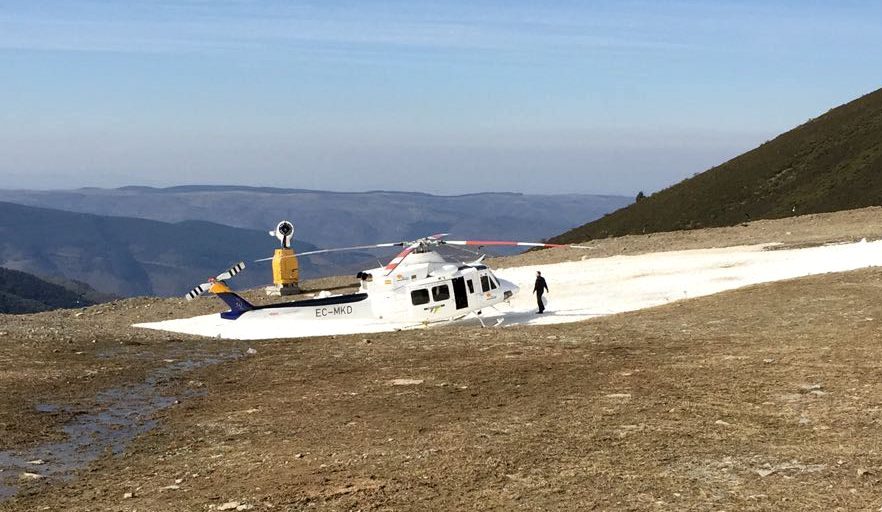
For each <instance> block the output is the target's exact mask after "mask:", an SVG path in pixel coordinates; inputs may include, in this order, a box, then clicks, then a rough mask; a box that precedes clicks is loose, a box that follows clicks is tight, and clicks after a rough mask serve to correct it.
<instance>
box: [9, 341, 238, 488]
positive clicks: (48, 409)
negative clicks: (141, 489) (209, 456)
mask: <svg viewBox="0 0 882 512" xmlns="http://www.w3.org/2000/svg"><path fill="white" fill-rule="evenodd" d="M242 355H243V354H242V353H241V352H235V353H226V354H220V355H212V356H209V357H204V358H201V359H193V358H192V356H191V358H190V359H183V360H180V361H175V362H172V363H169V364H167V365H166V366H163V367H162V368H159V369H157V370H154V371H153V372H152V373H150V374H149V375H148V377H147V379H145V380H144V381H143V382H141V383H138V384H131V385H126V386H122V387H118V388H112V389H109V390H106V391H103V392H101V393H99V394H98V395H97V396H96V397H95V403H96V407H95V410H94V411H93V412H89V413H86V414H79V415H77V416H76V417H75V418H74V419H73V420H71V421H70V422H68V423H67V424H66V425H65V426H64V427H63V429H62V430H63V431H64V433H65V434H66V435H67V438H66V439H65V440H63V441H59V442H54V443H46V444H42V445H39V446H35V447H33V448H29V449H27V450H21V451H19V450H8V451H0V501H2V500H4V499H7V498H9V497H11V496H13V495H15V494H16V493H17V492H18V491H19V488H20V485H21V481H20V480H19V478H20V475H21V474H22V473H33V474H36V475H40V477H43V478H45V479H46V480H69V479H70V478H72V477H73V476H74V473H75V472H76V470H78V469H81V468H83V467H85V466H86V465H87V464H89V463H90V462H92V461H94V460H96V459H98V458H99V457H100V456H102V455H103V454H105V453H106V452H107V451H110V453H112V454H113V455H119V454H120V453H122V452H123V450H124V449H125V447H126V446H127V445H128V444H129V443H130V442H131V441H132V440H133V439H135V437H137V436H139V435H141V434H143V433H145V432H147V431H149V430H150V429H152V428H153V427H155V426H156V421H155V420H153V419H152V417H153V415H154V414H156V413H157V412H159V411H161V410H162V409H165V408H167V407H169V406H171V405H173V404H174V403H175V402H176V401H177V400H180V399H184V398H191V397H194V396H197V395H199V394H201V392H200V391H197V390H187V391H185V392H184V394H183V395H181V396H177V397H173V396H164V395H162V394H161V393H160V392H159V390H158V388H159V387H160V386H161V385H162V384H164V383H166V382H168V381H170V380H171V379H172V378H174V377H177V376H179V375H180V374H182V373H185V372H188V371H190V370H195V369H198V368H203V367H206V366H211V365H214V364H218V363H222V362H224V361H229V360H232V359H236V358H239V357H241V356H242ZM154 357H155V354H154ZM36 410H37V411H38V412H42V413H54V412H58V411H64V410H66V409H65V408H63V407H60V406H58V405H54V404H38V405H37V406H36ZM31 461H44V463H42V464H33V463H32V462H31Z"/></svg>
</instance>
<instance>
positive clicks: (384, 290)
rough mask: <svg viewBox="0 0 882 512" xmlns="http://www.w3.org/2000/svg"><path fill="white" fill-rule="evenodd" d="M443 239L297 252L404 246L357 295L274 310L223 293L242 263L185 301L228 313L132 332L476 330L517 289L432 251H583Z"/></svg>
mask: <svg viewBox="0 0 882 512" xmlns="http://www.w3.org/2000/svg"><path fill="white" fill-rule="evenodd" d="M446 236H447V234H436V235H431V236H427V237H425V238H420V239H418V240H414V241H409V242H389V243H381V244H374V245H362V246H355V247H342V248H335V249H321V250H316V251H308V252H302V253H299V254H298V256H309V255H311V254H322V253H330V252H339V251H356V250H365V249H376V248H387V247H404V249H403V250H402V251H401V252H400V253H399V254H398V255H397V256H395V257H394V258H393V259H392V260H391V261H390V262H389V263H388V264H387V265H385V266H381V267H377V268H373V269H368V270H365V271H362V272H359V273H358V274H357V275H356V277H357V278H358V280H359V289H358V291H357V292H355V293H348V294H339V295H332V294H330V293H329V292H321V293H319V294H317V295H316V296H315V297H314V298H311V299H304V300H297V301H289V302H282V303H276V304H268V305H254V304H251V303H249V302H248V301H247V300H245V299H244V298H242V297H241V296H240V295H238V294H236V293H235V292H233V291H232V290H231V289H230V288H229V286H227V284H226V282H225V281H227V280H229V279H230V278H232V277H233V276H235V275H236V274H238V273H239V272H240V271H241V270H242V269H244V267H245V264H244V263H239V264H237V265H235V266H234V267H232V268H230V269H229V270H228V271H226V272H224V273H223V274H221V275H219V276H217V277H216V278H214V279H212V280H210V281H209V282H208V283H203V284H201V285H199V286H197V287H195V288H194V289H193V290H191V291H190V292H189V293H188V294H187V295H186V297H187V299H188V300H190V299H193V298H195V297H198V296H199V295H202V294H203V293H205V292H211V293H213V294H215V295H217V296H218V297H219V298H220V299H221V300H223V301H224V302H225V303H226V304H227V306H229V308H230V310H229V311H225V312H223V313H220V315H206V316H204V317H196V318H193V319H185V320H173V321H167V322H159V323H156V324H140V325H138V326H139V327H148V328H155V329H162V330H171V331H176V332H185V333H190V334H199V335H203V336H211V337H220V338H235V339H263V338H287V337H300V336H304V335H307V336H308V335H322V334H325V335H327V334H341V333H350V332H376V331H381V330H393V329H394V330H399V329H406V328H412V327H419V326H428V325H430V324H437V323H444V322H455V321H458V320H462V319H465V318H466V317H470V316H473V317H476V318H478V320H479V321H480V323H481V325H484V322H483V320H482V319H481V312H482V310H484V309H486V308H491V307H493V306H496V305H498V304H500V303H502V302H507V301H509V300H510V299H511V298H512V297H513V296H514V295H515V294H517V293H518V291H519V287H518V286H517V285H515V284H514V283H511V282H509V281H506V280H504V279H499V278H498V277H496V276H495V275H494V274H493V271H492V270H490V268H488V267H487V266H486V265H484V264H483V263H482V261H483V259H484V256H481V257H480V258H478V259H477V260H475V261H472V262H470V263H454V262H451V261H448V260H446V259H445V258H444V257H443V256H442V255H441V254H440V253H439V252H438V251H437V249H438V248H439V247H441V246H445V245H450V246H473V247H483V246H515V247H577V248H585V247H582V246H577V245H561V244H547V243H540V242H512V241H497V240H446V239H445V237H446ZM258 261H264V260H258ZM186 320H190V322H186ZM500 323H502V319H499V320H498V322H497V324H496V325H499V324H500Z"/></svg>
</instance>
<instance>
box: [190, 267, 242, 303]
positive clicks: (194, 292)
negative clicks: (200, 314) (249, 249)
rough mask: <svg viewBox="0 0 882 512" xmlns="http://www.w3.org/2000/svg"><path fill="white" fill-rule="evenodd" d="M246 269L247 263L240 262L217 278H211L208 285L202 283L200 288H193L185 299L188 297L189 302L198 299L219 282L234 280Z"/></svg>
mask: <svg viewBox="0 0 882 512" xmlns="http://www.w3.org/2000/svg"><path fill="white" fill-rule="evenodd" d="M244 269H245V262H244V261H240V262H239V263H236V264H235V265H233V266H232V267H230V268H228V269H227V270H226V271H225V272H223V273H221V274H218V275H217V276H215V277H213V278H210V279H209V280H208V282H207V283H202V284H200V285H199V286H197V287H195V288H193V289H192V290H190V291H189V292H187V295H184V297H186V299H187V300H193V299H195V298H196V297H199V296H200V295H202V294H203V293H205V292H207V291H208V290H210V289H211V286H212V285H213V284H214V283H217V282H221V283H222V282H224V281H227V280H229V279H232V278H233V276H235V275H236V274H238V273H239V272H242V270H244Z"/></svg>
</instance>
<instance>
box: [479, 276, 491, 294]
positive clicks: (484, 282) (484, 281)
mask: <svg viewBox="0 0 882 512" xmlns="http://www.w3.org/2000/svg"><path fill="white" fill-rule="evenodd" d="M481 290H482V291H484V292H489V291H490V278H489V277H487V276H481Z"/></svg>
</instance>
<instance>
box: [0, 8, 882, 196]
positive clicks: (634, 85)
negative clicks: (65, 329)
mask: <svg viewBox="0 0 882 512" xmlns="http://www.w3.org/2000/svg"><path fill="white" fill-rule="evenodd" d="M879 20H882V3H880V2H875V1H874V2H871V1H867V2H854V1H839V2H812V1H780V2H773V1H768V2H764V1H741V2H726V1H718V2H699V1H677V2H661V1H639V2H638V1H609V2H604V1H595V2H588V1H584V2H554V1H548V2H527V1H481V0H477V1H458V0H451V1H445V2H433V1H426V2H420V1H416V0H414V1H390V2H372V1H368V0H364V1H357V2H335V1H331V0H327V1H321V2H296V1H290V2H289V1H284V2H283V1H263V2H258V1H249V0H212V1H209V0H187V1H184V0H179V1H172V0H159V1H142V2H123V1H109V2H106V1H98V0H68V1H59V2H52V1H39V0H30V1H22V2H18V1H3V0H0V155H2V158H0V176H2V177H3V178H4V180H3V182H4V185H3V186H4V187H6V188H12V187H15V188H19V187H21V188H68V187H79V186H121V185H128V184H143V185H156V186H165V185H177V184H187V183H217V184H253V185H273V186H282V187H304V188H318V189H331V190H363V189H395V190H420V191H427V192H434V193H443V194H451V193H464V192H473V191H478V190H482V191H483V190H507V191H519V192H539V193H561V192H586V193H587V192H597V193H621V194H626V195H631V194H634V193H636V191H638V190H645V191H647V192H649V191H652V190H656V189H659V188H662V187H664V186H666V185H669V184H671V183H673V182H676V181H678V180H679V179H682V178H684V177H686V176H690V175H692V174H694V173H696V172H700V171H703V170H706V169H707V168H708V167H710V166H712V165H715V164H718V163H721V162H723V161H725V160H726V159H728V158H731V157H733V156H735V155H737V154H739V153H741V152H743V151H744V150H747V149H750V148H752V147H754V146H756V145H757V144H759V143H761V142H763V141H765V140H767V139H769V138H771V137H773V136H774V135H776V134H777V133H780V132H782V131H785V130H787V129H789V128H792V127H793V126H796V125H798V124H800V123H802V122H804V121H805V120H807V119H808V118H810V117H814V116H817V115H819V114H821V113H823V112H824V111H826V110H827V109H829V108H831V107H834V106H836V105H838V104H840V103H843V102H846V101H849V100H851V99H853V98H855V97H857V96H860V95H862V94H864V93H867V92H870V91H872V90H875V89H877V88H879V87H880V85H882V84H880V70H882V23H880V22H879Z"/></svg>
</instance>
